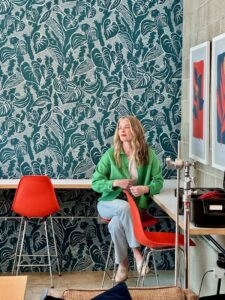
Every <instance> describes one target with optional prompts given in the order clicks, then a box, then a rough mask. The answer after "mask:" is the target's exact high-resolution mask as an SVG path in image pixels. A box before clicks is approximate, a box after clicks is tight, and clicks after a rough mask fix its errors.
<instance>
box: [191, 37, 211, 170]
mask: <svg viewBox="0 0 225 300" xmlns="http://www.w3.org/2000/svg"><path fill="white" fill-rule="evenodd" d="M209 65H210V42H205V43H202V44H200V45H197V46H195V47H192V48H191V49H190V114H189V117H190V120H189V153H190V157H191V158H193V159H195V160H197V161H199V162H201V163H203V164H208V162H209V76H210V72H209Z"/></svg>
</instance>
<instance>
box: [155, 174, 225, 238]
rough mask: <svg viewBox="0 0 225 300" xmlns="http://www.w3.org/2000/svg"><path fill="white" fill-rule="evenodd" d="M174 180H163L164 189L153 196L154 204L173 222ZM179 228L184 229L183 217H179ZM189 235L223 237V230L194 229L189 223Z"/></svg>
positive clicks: (224, 231) (174, 203)
mask: <svg viewBox="0 0 225 300" xmlns="http://www.w3.org/2000/svg"><path fill="white" fill-rule="evenodd" d="M176 182H177V181H176V180H165V182H164V188H163V190H162V191H161V193H160V194H157V195H154V196H153V197H152V198H153V200H154V202H155V203H156V204H157V205H158V206H159V207H161V208H162V209H163V210H164V211H165V212H166V213H167V214H168V215H169V216H170V217H171V219H173V220H174V221H175V220H176V203H177V202H176V201H177V199H176V197H175V196H174V190H175V189H176ZM179 226H180V227H181V228H182V229H184V216H183V215H180V216H179ZM189 233H190V235H225V228H205V227H195V225H194V224H193V223H192V222H190V229H189Z"/></svg>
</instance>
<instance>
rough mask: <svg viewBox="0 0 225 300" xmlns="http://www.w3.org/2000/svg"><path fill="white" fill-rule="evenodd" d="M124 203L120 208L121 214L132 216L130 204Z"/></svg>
mask: <svg viewBox="0 0 225 300" xmlns="http://www.w3.org/2000/svg"><path fill="white" fill-rule="evenodd" d="M123 202H124V203H123V204H122V205H121V207H120V212H122V213H123V214H125V215H130V214H131V213H130V204H129V203H128V202H126V201H123Z"/></svg>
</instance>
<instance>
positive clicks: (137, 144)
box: [114, 116, 148, 167]
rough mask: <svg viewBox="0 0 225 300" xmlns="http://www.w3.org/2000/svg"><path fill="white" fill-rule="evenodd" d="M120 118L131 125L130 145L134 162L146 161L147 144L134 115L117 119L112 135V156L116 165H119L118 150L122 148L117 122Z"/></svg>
mask: <svg viewBox="0 0 225 300" xmlns="http://www.w3.org/2000/svg"><path fill="white" fill-rule="evenodd" d="M121 120H128V121H129V123H130V126H131V133H132V140H131V147H132V149H133V154H134V158H135V161H136V163H137V164H138V165H139V166H142V165H144V164H147V163H148V144H147V142H146V140H145V135H144V129H143V126H142V125H141V122H140V121H139V120H138V119H137V118H136V117H134V116H125V117H121V118H120V119H119V120H118V123H117V127H116V131H115V135H114V149H115V150H114V157H115V161H116V164H117V166H119V167H120V166H121V158H120V152H121V151H122V150H123V143H122V142H121V140H120V137H119V124H120V121H121Z"/></svg>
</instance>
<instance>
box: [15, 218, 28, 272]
mask: <svg viewBox="0 0 225 300" xmlns="http://www.w3.org/2000/svg"><path fill="white" fill-rule="evenodd" d="M26 227H27V220H24V227H23V234H22V240H21V245H20V253H19V259H18V263H17V270H16V276H17V275H18V273H19V268H20V262H21V256H22V250H23V243H24V237H25V232H26Z"/></svg>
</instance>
